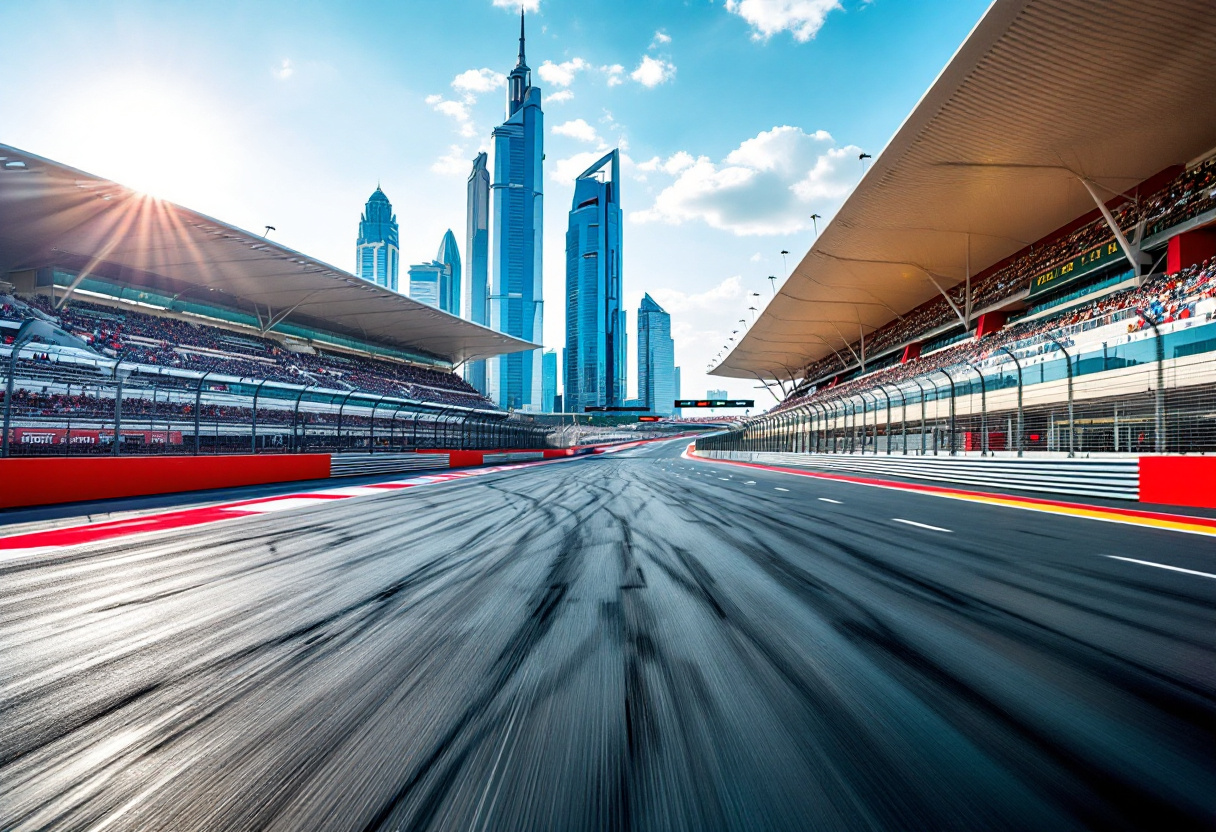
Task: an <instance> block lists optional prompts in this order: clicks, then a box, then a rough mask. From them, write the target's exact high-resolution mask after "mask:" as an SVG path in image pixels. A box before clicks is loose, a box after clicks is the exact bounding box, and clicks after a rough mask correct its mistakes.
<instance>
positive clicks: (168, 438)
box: [12, 428, 182, 445]
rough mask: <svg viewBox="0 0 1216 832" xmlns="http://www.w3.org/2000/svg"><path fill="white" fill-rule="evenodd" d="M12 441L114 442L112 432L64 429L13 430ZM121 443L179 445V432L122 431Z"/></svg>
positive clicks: (42, 442) (48, 443)
mask: <svg viewBox="0 0 1216 832" xmlns="http://www.w3.org/2000/svg"><path fill="white" fill-rule="evenodd" d="M12 440H13V442H14V443H16V444H18V445H101V444H107V445H108V444H110V443H111V442H113V441H114V431H112V430H67V429H66V428H13V436H12ZM122 440H123V442H132V443H135V442H142V443H143V444H145V445H180V444H182V432H181V431H180V430H171V431H163V430H124V431H123V432H122Z"/></svg>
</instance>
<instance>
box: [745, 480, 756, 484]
mask: <svg viewBox="0 0 1216 832" xmlns="http://www.w3.org/2000/svg"><path fill="white" fill-rule="evenodd" d="M743 484H744V485H755V484H756V481H755V480H744V481H743Z"/></svg>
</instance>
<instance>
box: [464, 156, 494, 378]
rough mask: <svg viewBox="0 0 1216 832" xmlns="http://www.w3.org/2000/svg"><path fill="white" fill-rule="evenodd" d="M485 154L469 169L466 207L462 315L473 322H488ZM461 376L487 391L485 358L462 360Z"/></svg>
mask: <svg viewBox="0 0 1216 832" xmlns="http://www.w3.org/2000/svg"><path fill="white" fill-rule="evenodd" d="M486 160H487V157H486V154H485V153H478V154H477V158H476V159H474V160H473V170H472V172H471V173H469V189H468V200H469V201H468V211H467V214H466V226H465V238H464V239H465V243H464V255H465V264H464V265H465V274H466V275H467V276H468V277H467V280H466V281H465V291H464V316H465V318H467V319H468V320H470V321H472V322H473V323H475V324H481V325H482V326H489V324H490V312H489V305H490V283H489V275H490V171H489V170H488V169H487V168H486ZM464 380H465V381H467V382H468V383H469V384H471V385H473V387H474V388H475V389H476V390H477V392H478V393H481V394H482V395H483V396H484V395H486V362H485V361H484V360H483V359H478V360H476V361H470V362H468V363H467V364H465V369H464Z"/></svg>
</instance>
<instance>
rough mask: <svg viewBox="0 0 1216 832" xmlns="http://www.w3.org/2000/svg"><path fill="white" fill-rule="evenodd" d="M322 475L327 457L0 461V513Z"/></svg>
mask: <svg viewBox="0 0 1216 832" xmlns="http://www.w3.org/2000/svg"><path fill="white" fill-rule="evenodd" d="M328 476H329V454H298V455H296V454H290V455H284V456H268V455H259V456H163V457H156V456H130V457H82V458H78V459H73V458H71V457H43V458H29V457H26V458H21V459H0V508H14V507H17V506H44V505H50V504H53V503H73V502H78V501H80V500H108V499H113V498H116V497H135V496H144V495H147V494H170V493H173V492H177V491H201V490H203V489H206V488H233V487H236V486H240V485H265V484H266V483H272V482H292V481H294V480H316V479H325V478H327V477H328Z"/></svg>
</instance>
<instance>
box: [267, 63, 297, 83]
mask: <svg viewBox="0 0 1216 832" xmlns="http://www.w3.org/2000/svg"><path fill="white" fill-rule="evenodd" d="M270 71H271V73H272V74H273V75H274V77H275V78H278V79H279V80H280V81H286V80H287V79H288V78H290V77H291V76H293V75H295V74H296V68H295V66H294V65H292V63H291V59H290V58H284V59H283V60H282V61H281V62H280V63H279V65H278V66H276V67H275V68H274V69H272V70H270Z"/></svg>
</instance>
